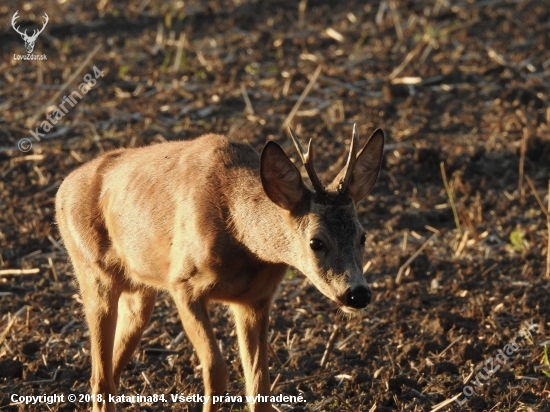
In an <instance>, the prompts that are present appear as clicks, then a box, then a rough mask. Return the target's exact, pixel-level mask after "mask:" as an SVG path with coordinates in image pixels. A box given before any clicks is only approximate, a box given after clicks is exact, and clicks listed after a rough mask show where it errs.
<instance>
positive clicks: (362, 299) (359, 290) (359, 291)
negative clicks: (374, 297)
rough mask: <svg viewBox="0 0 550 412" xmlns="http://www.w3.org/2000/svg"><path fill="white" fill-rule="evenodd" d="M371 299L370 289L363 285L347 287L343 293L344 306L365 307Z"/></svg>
mask: <svg viewBox="0 0 550 412" xmlns="http://www.w3.org/2000/svg"><path fill="white" fill-rule="evenodd" d="M370 300H371V293H370V289H369V288H367V287H365V286H357V287H355V288H353V289H351V288H350V289H348V291H347V292H346V295H345V302H346V306H349V307H350V308H354V309H363V308H365V307H366V306H367V305H368V304H369V303H370Z"/></svg>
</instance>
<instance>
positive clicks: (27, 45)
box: [11, 10, 49, 54]
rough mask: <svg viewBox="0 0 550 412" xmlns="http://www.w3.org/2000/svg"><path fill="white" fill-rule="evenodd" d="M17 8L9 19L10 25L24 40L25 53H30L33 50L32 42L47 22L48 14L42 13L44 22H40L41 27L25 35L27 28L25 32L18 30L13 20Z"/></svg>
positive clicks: (16, 13)
mask: <svg viewBox="0 0 550 412" xmlns="http://www.w3.org/2000/svg"><path fill="white" fill-rule="evenodd" d="M18 13H19V10H17V11H16V12H15V14H14V15H13V17H12V19H11V25H12V27H13V29H14V30H15V31H16V32H17V33H19V34H20V35H21V38H22V39H23V40H24V41H25V49H27V53H29V54H30V53H32V51H33V50H34V44H35V42H36V39H37V38H38V35H39V34H40V33H42V32H43V31H44V28H45V27H46V24H48V20H49V18H48V15H47V14H46V13H44V23H43V24H42V28H41V29H40V30H36V29H35V30H33V33H32V36H29V35H27V30H25V32H21V31H19V26H18V27H15V21H16V20H17V18H18V17H19V16H18Z"/></svg>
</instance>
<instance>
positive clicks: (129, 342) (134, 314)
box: [113, 287, 157, 388]
mask: <svg viewBox="0 0 550 412" xmlns="http://www.w3.org/2000/svg"><path fill="white" fill-rule="evenodd" d="M156 297H157V292H156V290H154V289H151V288H148V287H137V288H131V287H127V288H125V289H124V290H123V291H122V293H121V295H120V298H119V300H118V316H117V324H116V334H115V344H114V351H113V378H114V382H115V386H116V387H117V388H118V386H119V382H120V375H121V374H122V370H123V369H124V366H126V364H127V363H128V361H129V360H130V358H131V357H132V354H133V353H134V351H135V350H136V348H137V346H138V344H139V341H140V339H141V335H142V334H143V331H144V330H145V328H146V327H147V325H148V324H149V320H150V319H151V314H152V313H153V309H154V308H155V300H156Z"/></svg>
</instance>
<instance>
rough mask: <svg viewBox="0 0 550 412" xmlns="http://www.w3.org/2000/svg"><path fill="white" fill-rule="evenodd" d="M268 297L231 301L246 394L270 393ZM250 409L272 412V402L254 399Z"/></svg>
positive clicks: (253, 395) (269, 303)
mask: <svg viewBox="0 0 550 412" xmlns="http://www.w3.org/2000/svg"><path fill="white" fill-rule="evenodd" d="M270 307H271V298H268V299H264V300H261V301H258V302H253V303H251V304H244V303H243V304H235V303H234V304H231V309H232V310H233V313H234V314H235V324H236V326H237V334H238V338H239V350H240V353H241V361H242V365H243V370H244V376H245V380H246V394H247V395H248V396H252V397H256V396H257V395H261V396H269V395H270V383H269V364H268V353H267V332H268V326H269V309H270ZM249 407H250V410H251V411H252V412H266V411H269V412H271V411H272V410H273V409H272V408H271V402H268V401H267V402H258V401H256V402H254V403H253V404H252V403H251V404H250V405H249Z"/></svg>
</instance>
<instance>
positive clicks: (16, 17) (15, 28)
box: [11, 10, 27, 35]
mask: <svg viewBox="0 0 550 412" xmlns="http://www.w3.org/2000/svg"><path fill="white" fill-rule="evenodd" d="M18 18H19V10H17V11H16V12H15V13H14V14H13V17H12V18H11V26H12V27H13V29H14V30H15V31H16V32H17V33H19V34H20V35H23V34H24V33H21V32H20V31H19V27H21V26H17V27H15V23H16V22H15V21H16V20H17V19H18ZM26 32H27V31H26V30H25V33H26Z"/></svg>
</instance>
